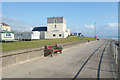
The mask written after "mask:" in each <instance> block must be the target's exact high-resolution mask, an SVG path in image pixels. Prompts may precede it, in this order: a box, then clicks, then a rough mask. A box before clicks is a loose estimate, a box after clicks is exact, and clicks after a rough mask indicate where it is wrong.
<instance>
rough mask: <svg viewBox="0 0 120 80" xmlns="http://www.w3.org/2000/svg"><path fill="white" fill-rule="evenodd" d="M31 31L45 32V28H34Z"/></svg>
mask: <svg viewBox="0 0 120 80" xmlns="http://www.w3.org/2000/svg"><path fill="white" fill-rule="evenodd" d="M32 31H47V27H34V28H33V30H32Z"/></svg>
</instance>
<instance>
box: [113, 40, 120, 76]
mask: <svg viewBox="0 0 120 80" xmlns="http://www.w3.org/2000/svg"><path fill="white" fill-rule="evenodd" d="M119 51H120V48H119V47H118V46H117V45H116V44H115V43H114V42H113V41H111V63H112V68H113V73H114V76H115V78H117V77H119V74H120V73H119V72H120V69H119V67H120V63H119V62H120V53H119Z"/></svg>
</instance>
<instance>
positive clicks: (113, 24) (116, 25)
mask: <svg viewBox="0 0 120 80" xmlns="http://www.w3.org/2000/svg"><path fill="white" fill-rule="evenodd" d="M107 25H108V27H111V28H115V27H118V23H108V24H107Z"/></svg>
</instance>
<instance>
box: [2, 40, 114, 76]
mask: <svg viewBox="0 0 120 80" xmlns="http://www.w3.org/2000/svg"><path fill="white" fill-rule="evenodd" d="M100 46H101V47H100ZM105 46H106V47H105ZM98 47H100V48H99V49H98ZM96 49H98V50H96ZM95 51H96V52H95ZM94 52H95V53H94ZM103 52H104V54H103V57H102V61H101V65H100V73H99V77H100V78H115V75H114V71H113V69H112V66H111V65H112V64H111V62H110V60H111V58H110V55H109V42H107V40H99V41H94V42H90V43H86V44H85V43H84V44H80V45H76V46H74V47H71V48H66V49H64V50H63V54H59V53H58V54H54V55H53V57H52V58H51V57H50V56H48V57H43V56H42V57H41V58H39V59H36V60H33V61H30V62H27V63H24V64H19V65H16V66H13V67H10V68H7V69H4V70H3V74H2V76H3V78H73V77H75V76H76V78H97V76H98V70H99V69H98V66H99V61H100V58H101V54H102V53H103ZM93 53H94V55H93V56H92V57H91V58H90V59H89V60H88V61H87V63H86V64H85V65H84V66H83V64H84V63H85V62H86V60H87V59H88V58H89V57H90V55H91V54H93ZM82 66H83V68H82V70H81V71H80V72H79V70H80V68H81V67H82ZM78 72H79V73H78ZM77 73H78V74H77Z"/></svg>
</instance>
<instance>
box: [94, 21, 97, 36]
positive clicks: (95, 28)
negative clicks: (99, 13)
mask: <svg viewBox="0 0 120 80" xmlns="http://www.w3.org/2000/svg"><path fill="white" fill-rule="evenodd" d="M94 29H95V38H97V36H96V22H95V24H94Z"/></svg>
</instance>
